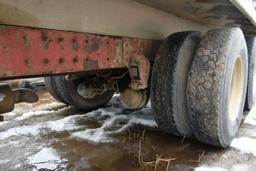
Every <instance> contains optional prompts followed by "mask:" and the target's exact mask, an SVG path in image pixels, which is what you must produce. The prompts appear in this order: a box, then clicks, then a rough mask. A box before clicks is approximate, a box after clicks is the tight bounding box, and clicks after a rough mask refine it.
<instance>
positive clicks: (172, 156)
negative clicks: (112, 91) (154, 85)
mask: <svg viewBox="0 0 256 171" xmlns="http://www.w3.org/2000/svg"><path fill="white" fill-rule="evenodd" d="M4 116H5V121H4V122H2V123H0V170H1V171H2V170H22V171H24V170H88V171H144V170H149V171H150V170H152V171H154V170H155V171H157V170H158V171H160V170H161V171H162V170H163V171H166V170H196V171H202V170H207V171H208V170H223V171H225V170H232V171H240V170H256V109H255V110H254V111H252V112H251V113H250V114H249V116H248V117H247V119H246V120H245V123H244V124H243V125H242V128H241V129H240V131H239V134H238V136H237V138H236V139H234V141H233V142H232V144H231V147H230V148H229V149H225V150H224V149H219V148H215V147H211V146H207V145H204V144H202V143H199V142H197V141H196V140H193V139H182V138H177V137H174V136H169V135H166V134H164V133H163V132H162V131H161V130H160V129H159V128H157V126H156V123H155V121H154V119H153V117H152V112H151V108H150V104H148V105H147V107H145V108H143V109H141V110H140V111H132V110H128V109H126V108H125V107H124V106H123V105H122V103H121V101H120V99H119V96H118V95H115V97H114V98H113V99H112V100H111V102H110V103H109V104H108V105H107V106H105V107H103V108H101V109H98V110H95V111H91V112H88V113H85V112H81V111H75V110H74V109H72V107H68V106H65V105H63V104H61V103H58V102H57V101H55V100H54V99H53V98H52V97H51V96H50V95H49V94H48V93H47V92H46V91H44V90H40V101H39V102H37V103H35V104H19V105H16V108H15V110H14V111H13V112H10V113H7V114H5V115H4Z"/></svg>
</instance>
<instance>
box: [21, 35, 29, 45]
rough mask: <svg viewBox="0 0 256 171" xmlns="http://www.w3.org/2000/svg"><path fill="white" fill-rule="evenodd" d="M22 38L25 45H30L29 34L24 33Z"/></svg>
mask: <svg viewBox="0 0 256 171" xmlns="http://www.w3.org/2000/svg"><path fill="white" fill-rule="evenodd" d="M22 39H23V43H24V45H25V47H29V42H30V40H29V37H28V36H27V35H23V36H22Z"/></svg>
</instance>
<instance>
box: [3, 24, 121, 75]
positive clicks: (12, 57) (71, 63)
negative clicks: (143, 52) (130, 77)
mask: <svg viewBox="0 0 256 171" xmlns="http://www.w3.org/2000/svg"><path fill="white" fill-rule="evenodd" d="M122 46H123V40H122V39H119V38H114V37H108V36H98V35H93V34H84V33H76V32H67V31H56V30H47V29H32V28H23V27H1V28H0V77H1V78H3V77H24V76H35V75H46V74H59V73H68V72H79V71H88V70H95V69H107V68H120V67H125V64H124V62H123V59H122V56H123V54H122V53H123V50H122V49H123V48H122Z"/></svg>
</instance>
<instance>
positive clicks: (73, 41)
mask: <svg viewBox="0 0 256 171" xmlns="http://www.w3.org/2000/svg"><path fill="white" fill-rule="evenodd" d="M72 48H73V50H78V49H79V44H78V42H77V40H76V39H72Z"/></svg>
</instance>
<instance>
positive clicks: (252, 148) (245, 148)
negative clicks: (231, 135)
mask: <svg viewBox="0 0 256 171" xmlns="http://www.w3.org/2000/svg"><path fill="white" fill-rule="evenodd" d="M230 146H231V147H233V148H235V149H237V150H239V151H241V152H242V153H248V154H253V155H254V156H256V139H254V138H248V137H240V138H235V139H234V140H233V141H232V142H231V145H230Z"/></svg>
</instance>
